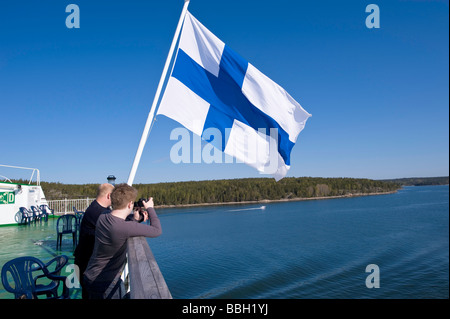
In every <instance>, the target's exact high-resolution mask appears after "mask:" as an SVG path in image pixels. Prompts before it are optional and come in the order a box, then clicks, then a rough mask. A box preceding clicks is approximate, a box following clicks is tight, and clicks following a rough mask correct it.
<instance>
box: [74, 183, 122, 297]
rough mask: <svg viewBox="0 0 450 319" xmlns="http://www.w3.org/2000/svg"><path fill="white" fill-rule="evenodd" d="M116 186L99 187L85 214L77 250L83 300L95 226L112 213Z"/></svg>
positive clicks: (104, 185)
mask: <svg viewBox="0 0 450 319" xmlns="http://www.w3.org/2000/svg"><path fill="white" fill-rule="evenodd" d="M113 189H114V186H113V185H111V184H108V183H105V184H102V185H100V186H99V187H98V191H97V197H96V199H95V200H94V201H93V202H92V203H91V205H89V207H88V208H87V209H86V211H85V212H84V216H83V219H82V221H81V225H80V238H79V240H78V245H77V247H76V248H75V252H74V256H75V261H74V263H75V265H77V266H78V269H79V281H80V284H81V285H82V293H81V295H82V298H83V299H86V298H87V294H86V289H85V288H84V287H83V284H82V280H81V278H83V274H84V271H85V270H86V267H87V265H88V263H89V259H90V258H91V255H92V252H93V251H94V243H95V225H96V224H97V220H98V217H99V216H100V215H101V214H102V213H103V212H105V211H111V210H110V209H109V207H110V206H111V192H112V191H113Z"/></svg>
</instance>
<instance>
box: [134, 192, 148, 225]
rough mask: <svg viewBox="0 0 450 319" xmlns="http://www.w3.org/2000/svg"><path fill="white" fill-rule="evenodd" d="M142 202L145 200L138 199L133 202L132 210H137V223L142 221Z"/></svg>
mask: <svg viewBox="0 0 450 319" xmlns="http://www.w3.org/2000/svg"><path fill="white" fill-rule="evenodd" d="M142 201H147V199H145V198H139V200H138V201H137V202H134V207H133V210H136V209H139V220H138V222H139V223H141V222H143V221H144V214H143V213H142V211H141V209H142V208H144V203H143V202H142Z"/></svg>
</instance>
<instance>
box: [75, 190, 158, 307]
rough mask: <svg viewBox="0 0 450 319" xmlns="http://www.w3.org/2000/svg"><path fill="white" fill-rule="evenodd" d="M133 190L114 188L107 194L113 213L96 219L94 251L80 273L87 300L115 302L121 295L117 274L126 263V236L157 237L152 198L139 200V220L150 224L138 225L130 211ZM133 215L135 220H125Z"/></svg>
mask: <svg viewBox="0 0 450 319" xmlns="http://www.w3.org/2000/svg"><path fill="white" fill-rule="evenodd" d="M136 196H137V190H136V189H135V188H134V187H131V186H129V185H127V184H119V185H116V187H115V188H114V190H113V191H112V193H111V204H112V208H113V210H112V211H111V212H110V213H107V214H102V215H100V217H99V218H98V221H97V226H96V231H95V245H94V252H93V254H92V256H91V259H90V260H89V264H88V266H87V269H86V271H85V272H84V278H83V285H84V287H85V288H86V291H87V293H88V297H89V299H110V298H111V299H115V298H121V297H122V296H123V295H124V293H125V292H124V291H123V283H122V282H121V280H120V273H121V271H122V269H123V266H124V265H125V262H126V252H127V240H128V238H129V237H136V236H144V237H158V236H159V235H161V233H162V230H161V223H160V221H159V218H158V216H157V215H156V212H155V210H154V208H153V199H152V198H149V199H148V200H147V201H146V200H141V201H140V202H141V204H142V206H143V207H144V209H145V210H143V211H142V214H143V218H142V221H144V222H145V221H147V220H148V219H149V220H150V225H147V224H143V223H139V222H137V221H136V217H137V216H138V215H139V212H138V211H137V210H134V207H135V199H136ZM132 212H134V216H135V218H134V219H132V220H127V217H128V216H129V215H130V214H131V213H132Z"/></svg>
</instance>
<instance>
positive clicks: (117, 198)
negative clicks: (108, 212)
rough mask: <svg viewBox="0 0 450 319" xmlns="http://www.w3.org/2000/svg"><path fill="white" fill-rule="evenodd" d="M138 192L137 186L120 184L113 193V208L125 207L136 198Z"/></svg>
mask: <svg viewBox="0 0 450 319" xmlns="http://www.w3.org/2000/svg"><path fill="white" fill-rule="evenodd" d="M137 194H138V192H137V190H136V188H134V187H132V186H130V185H128V184H125V183H124V184H119V185H116V187H114V189H113V191H112V193H111V205H112V207H113V209H124V208H125V207H126V206H127V204H128V203H129V202H131V201H134V200H135V199H136V196H137Z"/></svg>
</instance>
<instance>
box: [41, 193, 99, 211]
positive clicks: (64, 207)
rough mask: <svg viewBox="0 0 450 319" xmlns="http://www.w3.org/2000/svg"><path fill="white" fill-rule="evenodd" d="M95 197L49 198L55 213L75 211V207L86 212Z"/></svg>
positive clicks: (49, 204) (50, 205)
mask: <svg viewBox="0 0 450 319" xmlns="http://www.w3.org/2000/svg"><path fill="white" fill-rule="evenodd" d="M94 199H95V198H88V197H86V198H83V199H67V198H66V199H59V200H48V201H47V203H48V206H49V207H50V208H51V209H53V212H54V213H55V214H67V213H73V212H74V211H73V208H74V207H75V208H76V209H77V210H80V211H82V212H84V211H85V210H86V208H88V206H89V205H90V204H91V202H92V201H93V200H94Z"/></svg>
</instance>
